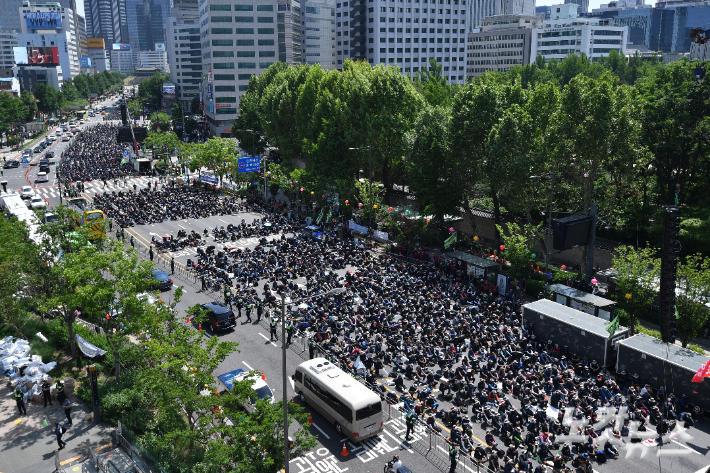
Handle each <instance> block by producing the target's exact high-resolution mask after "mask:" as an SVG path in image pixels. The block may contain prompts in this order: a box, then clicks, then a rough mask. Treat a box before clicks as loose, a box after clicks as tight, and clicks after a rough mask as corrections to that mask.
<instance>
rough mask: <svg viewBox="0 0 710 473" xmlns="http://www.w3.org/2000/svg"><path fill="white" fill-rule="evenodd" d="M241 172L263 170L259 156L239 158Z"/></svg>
mask: <svg viewBox="0 0 710 473" xmlns="http://www.w3.org/2000/svg"><path fill="white" fill-rule="evenodd" d="M237 168H238V169H239V172H257V171H260V170H261V159H260V158H259V157H258V156H257V157H248V158H239V162H238V164H237Z"/></svg>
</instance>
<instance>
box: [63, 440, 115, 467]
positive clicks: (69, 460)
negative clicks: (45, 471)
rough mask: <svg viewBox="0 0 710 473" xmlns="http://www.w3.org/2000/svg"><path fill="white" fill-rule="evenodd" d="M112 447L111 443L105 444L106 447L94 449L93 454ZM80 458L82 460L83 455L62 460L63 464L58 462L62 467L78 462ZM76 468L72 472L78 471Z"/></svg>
mask: <svg viewBox="0 0 710 473" xmlns="http://www.w3.org/2000/svg"><path fill="white" fill-rule="evenodd" d="M112 445H113V444H111V443H107V444H106V445H101V446H100V447H96V448H95V449H94V451H95V452H100V451H101V450H103V449H104V448H106V447H110V446H112ZM81 458H84V457H83V455H79V456H78V457H72V458H69V459H67V460H64V461H63V462H59V464H60V465H62V466H64V465H66V464H67V463H71V462H73V461H76V460H79V459H81ZM77 468H79V467H76V468H74V471H78V470H77Z"/></svg>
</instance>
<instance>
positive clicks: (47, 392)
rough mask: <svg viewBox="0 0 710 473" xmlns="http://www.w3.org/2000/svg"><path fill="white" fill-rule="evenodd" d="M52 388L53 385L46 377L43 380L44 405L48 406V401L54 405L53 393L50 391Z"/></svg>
mask: <svg viewBox="0 0 710 473" xmlns="http://www.w3.org/2000/svg"><path fill="white" fill-rule="evenodd" d="M51 389H52V385H51V384H49V381H48V380H47V379H44V380H43V381H42V397H43V398H44V407H47V403H48V402H49V405H50V406H51V405H52V394H51V393H50V390H51Z"/></svg>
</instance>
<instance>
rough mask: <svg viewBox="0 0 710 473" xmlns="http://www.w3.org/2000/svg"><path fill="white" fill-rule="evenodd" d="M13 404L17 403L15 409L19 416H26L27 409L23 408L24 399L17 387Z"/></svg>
mask: <svg viewBox="0 0 710 473" xmlns="http://www.w3.org/2000/svg"><path fill="white" fill-rule="evenodd" d="M15 402H16V403H17V409H18V410H19V411H20V415H22V414H23V413H24V414H27V408H26V407H25V399H24V394H23V393H22V391H21V390H20V387H19V386H18V387H17V388H16V389H15Z"/></svg>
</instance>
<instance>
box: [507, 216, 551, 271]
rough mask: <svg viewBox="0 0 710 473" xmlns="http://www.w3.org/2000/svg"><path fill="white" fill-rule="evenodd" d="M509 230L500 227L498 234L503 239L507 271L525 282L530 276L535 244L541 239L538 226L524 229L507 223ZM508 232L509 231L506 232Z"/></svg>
mask: <svg viewBox="0 0 710 473" xmlns="http://www.w3.org/2000/svg"><path fill="white" fill-rule="evenodd" d="M506 227H507V228H503V227H502V226H501V225H498V232H499V233H500V235H501V237H502V239H503V245H504V247H505V250H504V255H505V259H506V261H507V263H508V266H506V267H505V271H506V272H507V273H508V275H510V276H511V277H513V278H515V279H517V280H525V279H527V278H528V276H530V272H531V271H532V265H533V264H534V259H533V257H532V255H533V252H534V248H535V243H536V242H537V240H538V239H539V237H540V227H542V223H540V224H538V225H530V224H527V225H525V226H523V227H521V226H520V225H518V224H517V223H513V222H510V223H507V224H506ZM506 230H507V231H506Z"/></svg>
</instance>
